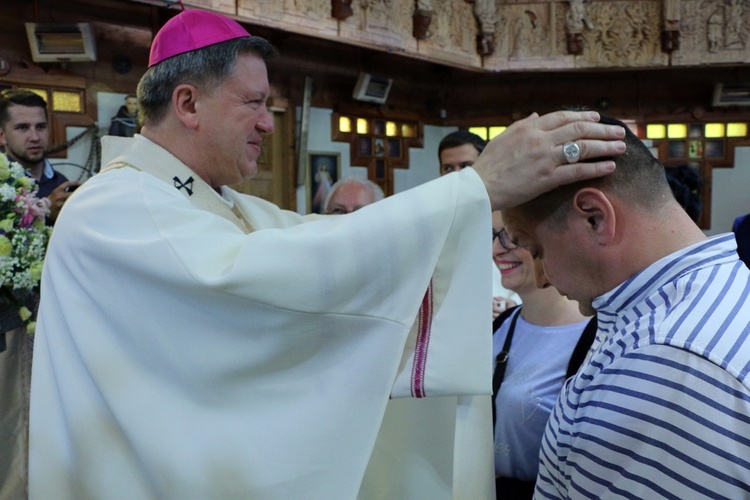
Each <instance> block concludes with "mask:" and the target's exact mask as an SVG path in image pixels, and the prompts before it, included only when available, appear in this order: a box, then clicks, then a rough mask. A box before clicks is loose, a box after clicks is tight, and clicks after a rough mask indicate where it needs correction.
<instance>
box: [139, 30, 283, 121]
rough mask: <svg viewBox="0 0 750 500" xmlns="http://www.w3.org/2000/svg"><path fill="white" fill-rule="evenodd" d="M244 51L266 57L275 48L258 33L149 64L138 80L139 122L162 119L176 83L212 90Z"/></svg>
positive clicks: (224, 77) (272, 55) (269, 55)
mask: <svg viewBox="0 0 750 500" xmlns="http://www.w3.org/2000/svg"><path fill="white" fill-rule="evenodd" d="M247 53H254V54H257V55H259V56H260V57H262V58H263V59H264V60H267V59H269V58H271V57H274V56H275V55H276V49H275V48H274V47H273V45H271V43H270V42H268V41H267V40H265V39H264V38H261V37H259V36H250V37H242V38H235V39H233V40H228V41H226V42H222V43H217V44H215V45H209V46H208V47H204V48H202V49H198V50H193V51H191V52H186V53H184V54H179V55H176V56H174V57H170V58H169V59H165V60H163V61H161V62H160V63H158V64H155V65H154V66H151V67H150V68H149V69H148V70H147V71H146V73H145V74H144V75H143V77H142V78H141V81H140V82H138V94H137V95H138V108H139V111H138V118H139V122H140V123H142V124H145V125H148V124H157V123H159V122H160V121H161V120H162V119H164V116H165V115H166V114H167V110H168V109H169V105H170V102H171V101H172V93H173V92H174V89H175V88H177V86H178V85H182V84H185V83H188V84H190V85H194V86H195V87H196V88H198V89H200V90H202V91H204V92H207V93H211V92H212V91H214V90H215V89H216V88H217V87H219V86H220V85H221V84H222V83H223V82H224V81H225V80H226V78H227V77H228V76H229V75H230V74H231V73H232V71H233V70H234V67H235V64H236V63H237V58H238V57H239V56H240V55H242V54H247Z"/></svg>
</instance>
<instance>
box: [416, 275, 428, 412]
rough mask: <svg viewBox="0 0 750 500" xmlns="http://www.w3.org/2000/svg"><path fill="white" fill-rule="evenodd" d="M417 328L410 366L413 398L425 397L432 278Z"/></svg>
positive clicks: (423, 301)
mask: <svg viewBox="0 0 750 500" xmlns="http://www.w3.org/2000/svg"><path fill="white" fill-rule="evenodd" d="M418 321H419V328H418V330H417V342H416V346H415V347H414V362H413V364H412V368H411V395H412V396H413V397H415V398H423V397H425V390H424V373H425V366H426V365H427V349H428V347H429V345H430V333H431V331H432V280H430V286H428V287H427V292H426V293H425V294H424V299H422V306H421V307H420V308H419V318H418Z"/></svg>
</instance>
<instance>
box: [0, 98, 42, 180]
mask: <svg viewBox="0 0 750 500" xmlns="http://www.w3.org/2000/svg"><path fill="white" fill-rule="evenodd" d="M8 115H9V120H8V122H7V123H6V124H5V125H4V126H3V127H2V129H0V145H2V146H3V147H4V148H5V150H6V151H7V152H8V153H9V154H10V156H11V157H12V158H13V159H14V160H16V161H18V162H19V163H21V165H23V166H24V168H26V169H27V170H32V169H33V168H34V167H39V166H41V164H42V162H43V161H44V157H45V151H46V149H47V145H48V144H49V129H48V128H47V114H46V113H45V111H44V109H43V108H39V107H35V106H34V107H32V106H20V105H11V106H10V107H8Z"/></svg>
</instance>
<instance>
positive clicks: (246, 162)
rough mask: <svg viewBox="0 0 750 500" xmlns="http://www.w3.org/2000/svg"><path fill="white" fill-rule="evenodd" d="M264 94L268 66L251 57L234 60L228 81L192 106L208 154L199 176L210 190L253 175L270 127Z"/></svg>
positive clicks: (270, 116)
mask: <svg viewBox="0 0 750 500" xmlns="http://www.w3.org/2000/svg"><path fill="white" fill-rule="evenodd" d="M268 95H269V84H268V73H267V70H266V63H265V61H264V60H263V59H262V58H261V57H260V56H258V55H255V54H253V53H249V54H244V55H240V56H238V58H237V63H236V66H235V68H234V71H233V72H232V73H231V75H230V76H229V77H228V78H227V80H226V81H225V82H224V83H223V84H221V85H220V86H219V87H218V88H217V89H216V90H214V91H213V92H212V93H209V94H206V93H202V95H201V98H200V99H199V100H198V101H197V102H196V110H197V113H198V122H199V123H198V132H199V134H198V135H199V136H200V137H201V142H202V144H203V145H204V148H206V151H210V158H207V159H206V162H207V163H209V162H210V166H209V167H207V168H205V169H204V172H203V173H202V174H203V176H205V177H204V180H206V182H208V183H209V184H210V185H211V186H213V187H214V188H217V187H219V186H222V185H232V184H237V183H239V182H241V181H243V180H245V179H248V178H250V177H252V176H254V175H255V174H256V173H257V171H258V163H257V161H258V157H259V156H260V153H261V144H262V142H263V138H264V136H265V135H266V134H270V133H272V132H273V128H274V124H273V116H272V115H271V113H269V112H268V108H267V107H266V102H267V100H268Z"/></svg>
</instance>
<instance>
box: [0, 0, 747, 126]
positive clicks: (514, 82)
mask: <svg viewBox="0 0 750 500" xmlns="http://www.w3.org/2000/svg"><path fill="white" fill-rule="evenodd" d="M5 1H6V2H9V3H12V4H14V5H15V7H14V8H11V9H8V11H6V12H9V13H12V14H8V15H10V16H11V17H12V20H14V21H17V22H18V25H19V26H15V25H13V23H12V22H6V23H5V26H6V27H7V28H8V29H7V30H6V34H5V35H4V36H6V37H10V36H14V33H15V34H16V35H17V36H23V35H22V30H23V27H22V21H32V20H34V21H39V22H63V21H65V22H71V21H75V22H92V23H96V26H95V27H96V28H97V44H98V46H99V60H98V61H97V63H96V66H94V67H93V68H92V67H86V68H84V67H83V66H81V65H78V64H70V65H68V66H67V67H66V70H69V71H72V72H75V73H78V74H82V75H83V76H86V77H87V78H89V79H100V80H101V85H102V86H104V87H105V88H111V89H114V90H118V91H123V90H122V89H124V88H126V87H131V88H132V87H134V84H135V82H137V79H138V77H139V75H140V72H142V71H143V70H144V69H145V61H146V58H147V53H148V39H149V37H150V33H151V32H152V31H153V30H156V29H158V27H159V26H161V24H163V23H164V22H165V21H166V20H167V19H168V18H169V17H171V16H172V15H174V13H175V9H174V8H172V9H169V8H167V7H168V6H169V5H170V4H174V2H172V1H166V0H65V1H63V0H36V1H34V2H33V3H30V2H27V1H26V0H5ZM235 2H237V3H235ZM311 2H312V3H315V4H316V5H317V7H315V8H317V9H318V11H320V9H322V8H324V7H325V8H326V9H329V8H330V2H329V1H328V0H311ZM450 2H454V3H450ZM184 3H186V4H189V2H184ZM192 3H193V4H195V5H200V4H206V5H205V8H209V7H212V6H214V4H216V5H219V4H228V5H234V6H235V7H236V6H237V5H239V7H240V8H245V10H246V11H247V12H251V11H253V9H256V10H257V9H259V8H262V7H264V6H265V7H267V8H270V7H269V6H272V5H282V4H283V6H284V8H290V6H293V5H292V4H297V3H300V5H301V4H307V3H310V2H301V1H300V2H297V1H292V0H283V1H282V0H279V1H278V2H269V1H268V0H257V1H254V2H253V1H250V0H196V1H195V2H192ZM344 3H347V2H344ZM349 3H351V2H349ZM374 3H376V2H369V4H374ZM382 3H383V5H396V4H398V0H391V1H386V0H382ZM413 3H414V4H415V5H420V4H421V6H422V7H424V6H425V5H428V4H431V5H432V7H433V8H435V9H436V10H437V7H440V8H443V7H445V6H446V5H448V4H449V3H450V5H451V8H453V9H458V8H459V4H462V5H463V4H468V3H469V2H466V0H433V1H432V2H423V1H419V2H413ZM499 3H500V2H498V4H499ZM552 3H555V7H551V6H550V5H551V4H552ZM667 3H669V5H673V4H675V3H676V4H677V5H678V6H679V5H682V6H683V7H682V11H681V12H683V13H685V12H687V13H688V14H690V12H691V10H690V9H692V11H695V12H693V14H694V15H693V14H691V15H690V16H688V15H684V14H683V15H682V19H681V20H680V22H681V24H678V26H681V29H683V30H685V32H683V33H681V36H680V37H678V38H677V40H678V41H682V49H680V50H681V51H682V52H680V51H673V52H664V50H663V49H664V46H663V45H662V44H663V43H667V44H669V43H670V40H669V39H667V40H666V42H664V41H662V37H663V35H662V34H661V33H662V32H668V31H669V30H667V29H664V26H663V25H661V24H660V23H661V21H659V22H657V23H656V24H654V22H653V19H652V20H651V21H650V22H648V23H647V22H646V21H644V16H645V17H646V18H648V17H649V16H650V17H651V18H653V17H654V16H656V17H657V18H659V19H662V18H664V19H666V17H668V16H666V13H665V12H663V10H664V9H665V8H666V6H667ZM746 3H747V2H745V3H740V4H739V5H740V10H739V12H740V15H739V18H738V19H739V21H740V23H739V25H734V24H732V25H731V26H730V24H731V23H732V22H733V19H734V18H732V17H731V15H730V13H731V12H732V11H731V10H730V9H731V8H736V7H734V6H735V4H736V0H706V1H703V2H701V3H700V4H699V3H695V2H693V3H691V0H682V3H681V4H680V1H679V0H667V1H666V2H653V1H652V2H639V1H637V0H633V1H629V2H599V3H596V4H594V3H593V2H591V3H590V2H586V4H585V5H584V14H585V15H584V20H583V21H581V22H580V23H578V24H576V23H575V22H573V21H575V19H574V20H573V21H571V20H570V19H569V18H568V17H567V13H568V12H572V11H573V8H572V7H573V6H572V5H571V4H570V3H569V2H568V1H560V2H549V1H547V2H525V3H524V2H517V1H509V2H508V3H507V5H506V4H503V9H498V11H497V12H500V13H501V14H502V15H500V16H499V17H498V18H496V19H495V23H496V27H495V30H494V33H495V35H496V36H495V37H494V40H493V44H494V46H493V47H492V49H493V50H492V53H491V54H487V55H485V56H482V55H480V54H479V53H478V51H481V46H480V44H478V43H477V42H478V41H480V40H477V39H476V37H475V36H474V35H475V34H476V33H477V31H476V29H477V27H478V26H480V25H479V24H477V23H478V18H474V19H472V20H471V23H470V24H468V25H467V27H465V28H463V27H461V26H459V27H458V31H459V32H460V30H462V29H465V30H466V31H467V32H469V33H470V34H471V36H469V38H468V40H469V42H467V41H466V40H464V38H465V37H464V38H461V39H460V40H459V41H458V42H460V43H459V45H460V47H462V49H461V50H464V51H467V50H468V51H469V52H470V53H466V54H465V57H464V59H460V58H455V57H454V58H453V59H451V60H448V61H442V62H436V61H435V58H434V57H431V55H430V50H433V49H434V47H431V46H430V45H429V44H432V46H438V45H439V44H440V43H442V42H441V41H440V40H441V39H440V38H439V37H440V36H443V41H444V40H445V39H446V37H450V36H451V33H455V32H456V29H455V27H451V26H450V25H445V21H444V20H443V21H441V18H440V16H437V15H435V16H433V18H432V23H434V24H432V25H431V28H430V30H432V31H433V35H432V36H434V37H435V38H434V39H433V40H432V41H429V38H428V39H427V40H426V41H421V40H416V41H415V42H414V43H415V47H417V50H418V48H419V47H420V44H422V45H421V46H423V47H427V48H425V49H424V50H423V51H422V52H409V51H408V50H395V49H394V48H393V47H391V48H387V47H386V45H385V44H382V43H381V44H378V43H369V42H368V43H363V42H362V41H361V40H360V41H357V42H356V43H354V42H353V41H352V39H350V38H347V37H346V33H345V32H344V33H339V34H338V35H339V36H337V35H336V34H335V33H334V34H333V35H332V36H331V35H330V33H329V31H330V28H329V27H328V26H329V24H331V23H333V25H334V26H335V25H336V21H335V20H332V19H327V20H326V21H325V23H324V24H320V30H319V31H320V33H319V34H316V32H315V29H314V27H312V26H308V27H306V28H305V29H304V30H299V31H300V32H293V31H290V30H288V29H280V28H278V25H280V21H279V22H276V23H274V22H273V19H270V17H269V16H266V17H268V19H262V20H260V19H259V20H258V23H257V24H256V23H250V22H245V19H242V21H243V22H245V24H246V26H247V27H248V29H249V30H250V31H251V32H252V33H253V34H257V35H260V36H264V37H266V38H268V39H269V40H270V41H271V42H272V43H274V44H275V45H276V46H277V47H278V48H279V49H280V52H281V54H282V57H281V58H279V59H277V60H275V61H272V62H271V63H270V64H269V69H270V75H271V80H272V85H273V86H274V89H275V91H276V92H277V93H278V94H279V95H283V96H284V97H285V98H288V99H290V100H291V102H293V103H300V102H301V101H302V89H303V81H304V77H305V76H308V75H309V76H312V77H313V80H314V84H315V86H314V93H313V99H312V104H313V105H314V106H321V107H329V108H334V109H335V108H336V107H337V106H338V105H339V104H341V103H349V104H350V103H352V98H351V94H352V90H353V87H354V84H355V82H356V80H357V76H358V75H359V73H360V72H363V71H364V72H370V73H375V74H379V75H384V76H387V77H390V78H393V86H392V90H391V93H390V95H389V99H388V102H387V104H386V105H381V108H383V107H385V108H387V109H389V110H398V111H401V112H406V113H413V114H415V115H417V116H419V117H420V118H421V119H423V120H424V121H426V122H427V123H435V124H451V125H455V124H481V123H488V122H493V123H498V124H502V123H509V122H510V121H512V120H513V119H516V118H519V117H521V116H524V115H525V114H527V113H529V112H532V111H540V112H544V111H549V110H553V109H559V108H560V107H562V106H586V107H589V108H593V109H598V110H602V111H605V112H607V113H609V114H614V115H618V116H621V117H628V118H638V119H655V118H658V117H673V118H682V119H686V118H689V117H691V116H692V117H698V116H700V117H702V118H705V117H711V116H718V117H722V119H723V118H725V117H727V116H737V115H740V116H745V117H746V115H747V111H746V110H747V109H748V108H713V107H712V98H713V92H714V86H715V84H716V83H719V82H742V81H745V82H748V81H750V65H749V64H748V62H750V48H748V46H747V45H745V44H746V43H747V41H748V31H749V29H750V26H748V24H750V22H748V19H750V5H745V4H746ZM287 4H289V5H287ZM365 4H368V2H365V1H363V0H359V1H355V2H353V10H354V12H355V17H356V15H357V12H358V10H359V11H360V12H359V15H360V16H361V18H360V21H358V22H359V23H360V24H359V26H363V24H362V23H363V22H365V23H366V22H370V21H372V19H373V18H372V13H370V14H369V15H370V16H371V17H370V18H369V21H362V19H364V16H365V12H364V7H363V6H364V5H365ZM369 4H368V5H369ZM615 4H618V5H619V4H623V5H625V7H627V8H621V9H620V10H619V11H618V10H617V9H616V8H613V7H612V6H613V5H615ZM636 5H638V7H636ZM707 5H708V6H713V7H715V8H713V10H712V9H710V8H708V7H706V6H707ZM436 6H437V7H436ZM506 6H507V8H505V7H506ZM615 7H616V6H615ZM471 8H472V7H471V6H469V9H471ZM699 11H700V12H699ZM316 12H317V11H316ZM326 12H328V13H329V14H330V11H328V10H327V11H326ZM410 12H411V11H410ZM462 12H464V13H465V10H464V11H462ZM469 12H471V10H470V11H469ZM716 12H720V13H721V17H720V19H719V18H718V17H717V16H714V17H713V18H711V16H712V15H714V14H715V13H716ZM386 14H388V12H385V11H383V15H386ZM388 15H391V16H393V15H394V14H393V13H391V14H388ZM691 16H692V17H691ZM271 17H272V16H271ZM269 19H270V20H269ZM351 19H354V18H351ZM545 19H546V21H545ZM260 21H262V22H260ZM381 21H383V20H377V21H376V22H377V23H381V24H382V22H381ZM392 21H393V22H396V20H393V19H392ZM522 21H526V22H529V23H531V24H529V26H532V25H534V23H536V25H537V26H542V27H544V26H545V25H544V23H545V22H547V24H546V26H548V27H549V29H547V32H546V33H543V32H542V31H541V30H540V31H537V32H536V34H534V33H533V32H532V33H531V35H533V36H536V37H537V39H533V36H532V39H530V40H528V41H523V43H521V42H519V36H520V35H521V34H523V33H522V31H523V30H521V28H520V26H521V25H519V23H521V22H522ZM346 22H349V20H347V21H344V23H346ZM373 22H375V21H373ZM398 22H402V23H403V24H404V25H405V26H409V27H411V26H412V20H411V19H407V20H406V21H404V20H403V19H398ZM719 22H720V26H719V27H718V28H715V29H714V25H713V24H716V23H719ZM441 23H442V24H441ZM712 23H713V24H712ZM605 25H606V26H609V27H610V28H609V29H606V30H605V29H604V28H603V27H604V26H605ZM673 26H674V25H672V27H673ZM592 27H595V28H596V29H594V28H592ZM534 29H536V28H534ZM712 29H714V32H711V30H712ZM441 30H442V31H441ZM519 30H521V31H519ZM691 30H692V32H691ZM339 31H345V30H339ZM480 31H481V30H480ZM527 31H528V28H527ZM672 31H674V30H672ZM697 31H700V33H698V34H696V33H697ZM441 33H442V35H441ZM691 33H692V34H691ZM576 34H578V35H580V37H578V38H576V37H575V36H574V37H570V36H569V35H576ZM624 34H627V36H626V35H624ZM410 35H412V33H411V32H410ZM531 35H529V33H526V35H524V36H531ZM544 36H546V37H547V41H546V42H545V41H544V40H542V41H540V40H539V37H544ZM602 37H609V38H607V40H606V41H602V40H601V38H602ZM733 37H734V38H733ZM698 39H701V40H703V42H701V43H704V45H705V46H701V47H698V45H697V44H698V42H696V41H695V40H698ZM736 40H740V41H741V42H742V45H741V46H738V45H737V43H736ZM638 41H640V45H639V44H638ZM674 41H675V40H674V39H673V40H672V41H671V43H674ZM410 43H411V42H410ZM571 43H572V45H571ZM576 43H580V44H582V52H581V53H580V54H577V55H576V54H575V50H578V48H579V47H578V46H577V45H576ZM712 44H713V45H712ZM410 46H411V45H410ZM540 47H546V48H547V49H548V50H547V52H539V50H543V49H540ZM428 49H429V50H428ZM3 50H4V49H0V52H2V51H3ZM485 50H486V46H485ZM534 51H536V52H534ZM727 54H729V55H727ZM122 55H124V56H126V57H128V58H129V59H131V60H132V71H131V72H130V73H128V74H124V75H122V74H116V73H115V72H112V71H111V69H110V68H111V66H112V61H113V59H114V58H115V57H118V56H122ZM451 57H453V56H451ZM679 58H682V59H681V63H680V64H677V63H676V60H677V59H679ZM711 58H712V59H711ZM709 59H711V60H712V61H713V64H712V65H706V62H707V61H708V60H709ZM463 61H469V62H470V63H468V64H467V63H463ZM476 61H479V64H476ZM602 61H609V63H608V65H606V67H603V65H602ZM644 61H646V62H645V63H644ZM653 61H657V62H659V63H660V64H657V65H654V64H653ZM482 66H485V67H491V68H493V70H492V71H488V70H486V69H483V68H482ZM50 68H51V65H46V66H45V65H42V69H44V70H49V69H50ZM362 106H366V107H371V108H372V107H377V105H371V104H362Z"/></svg>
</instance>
